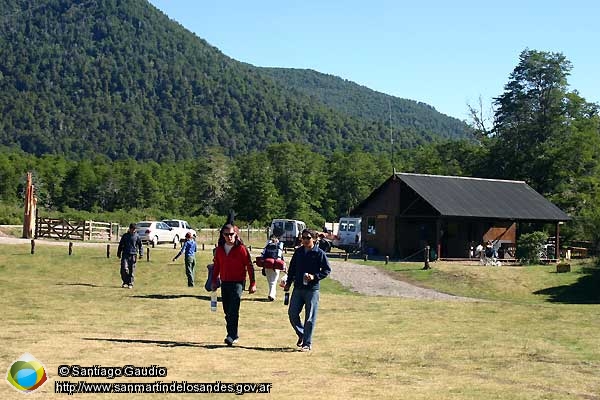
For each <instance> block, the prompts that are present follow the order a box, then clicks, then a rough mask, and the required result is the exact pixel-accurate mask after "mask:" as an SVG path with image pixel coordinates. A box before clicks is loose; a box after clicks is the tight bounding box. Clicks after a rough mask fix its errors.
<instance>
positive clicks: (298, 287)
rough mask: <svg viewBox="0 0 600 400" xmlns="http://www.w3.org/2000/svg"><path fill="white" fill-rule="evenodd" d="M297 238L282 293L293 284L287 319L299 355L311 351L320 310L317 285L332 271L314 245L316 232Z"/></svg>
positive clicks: (322, 253)
mask: <svg viewBox="0 0 600 400" xmlns="http://www.w3.org/2000/svg"><path fill="white" fill-rule="evenodd" d="M300 238H301V239H302V246H301V247H298V248H297V249H296V250H295V251H294V255H293V256H292V259H291V261H290V265H289V269H288V279H287V282H286V284H285V287H284V288H283V290H284V291H285V292H287V291H289V290H290V286H291V285H292V283H293V284H294V291H293V292H292V298H291V300H290V305H289V308H288V316H289V319H290V323H291V324H292V327H293V328H294V332H296V335H297V336H298V341H297V342H296V346H298V347H299V348H300V350H301V351H310V350H311V349H312V335H313V331H314V328H315V323H316V322H317V310H318V308H319V282H320V281H321V280H323V279H325V278H326V277H327V276H329V273H330V272H331V267H330V266H329V260H328V259H327V254H325V252H324V251H323V250H321V249H320V248H319V246H316V245H315V240H316V239H317V233H316V232H315V231H313V230H309V229H304V230H303V231H302V234H301V236H300ZM302 308H304V309H305V310H304V323H302V321H301V320H300V313H301V312H302Z"/></svg>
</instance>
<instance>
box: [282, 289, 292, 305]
mask: <svg viewBox="0 0 600 400" xmlns="http://www.w3.org/2000/svg"><path fill="white" fill-rule="evenodd" d="M283 304H284V305H286V306H287V305H288V304H290V292H285V295H284V296H283Z"/></svg>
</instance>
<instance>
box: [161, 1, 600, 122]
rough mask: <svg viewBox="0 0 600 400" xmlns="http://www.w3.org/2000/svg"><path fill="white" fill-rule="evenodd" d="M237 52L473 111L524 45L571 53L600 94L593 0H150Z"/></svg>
mask: <svg viewBox="0 0 600 400" xmlns="http://www.w3.org/2000/svg"><path fill="white" fill-rule="evenodd" d="M150 3H151V4H153V5H154V6H155V7H157V8H158V9H160V10H161V11H163V12H164V13H165V14H167V15H168V16H169V17H170V18H171V19H173V20H175V21H177V22H179V23H180V24H181V25H183V26H184V27H185V28H187V29H189V30H190V31H192V32H194V33H195V34H196V35H197V36H199V37H201V38H202V39H205V40H206V41H207V42H209V43H210V44H211V45H213V46H215V47H217V48H218V49H219V50H220V51H222V52H223V53H224V54H226V55H227V56H229V57H231V58H233V59H236V60H238V61H243V62H247V63H250V64H253V65H256V66H261V67H285V68H309V69H313V70H316V71H319V72H322V73H326V74H331V75H336V76H339V77H341V78H344V79H348V80H350V81H353V82H356V83H358V84H360V85H364V86H367V87H369V88H371V89H373V90H377V91H379V92H383V93H387V94H390V95H392V96H396V97H402V98H407V99H412V100H417V101H421V102H424V103H427V104H429V105H432V106H433V107H435V108H436V109H437V110H438V111H440V112H442V113H444V114H447V115H450V116H453V117H456V118H459V119H461V120H465V119H468V113H467V103H469V104H471V105H473V106H476V105H477V104H478V102H479V100H478V99H479V97H481V98H482V100H483V104H484V106H485V107H486V108H489V106H490V105H491V102H492V98H493V97H496V96H498V95H500V94H501V93H502V91H503V88H504V85H505V84H506V83H507V82H508V79H509V75H510V73H511V72H512V71H513V69H514V68H515V67H516V65H517V64H518V62H519V54H520V53H521V52H522V51H523V50H524V49H525V48H529V49H532V50H539V51H549V52H560V53H563V54H564V55H565V57H566V58H567V59H568V60H569V61H571V63H572V64H573V69H572V71H571V75H570V77H569V78H568V81H569V87H570V89H571V90H577V91H579V93H580V95H581V96H583V97H584V98H585V99H586V100H587V101H590V102H595V103H598V102H600V75H599V71H600V51H599V47H600V28H599V26H600V2H598V1H596V0H585V1H584V0H571V1H564V0H563V1H556V0H546V1H541V0H531V1H528V0H521V1H514V0H504V1H498V2H493V3H494V4H488V3H492V2H488V1H481V0H479V1H472V0H454V1H437V0H422V1H415V0H412V1H410V2H407V1H404V0H370V1H364V0H362V1H358V0H344V1H341V0H329V1H328V0H302V1H294V0H289V1H282V0H276V1H275V0H264V1H262V0H256V1H248V0H244V1H240V0H224V1H216V0H211V1H202V0H150Z"/></svg>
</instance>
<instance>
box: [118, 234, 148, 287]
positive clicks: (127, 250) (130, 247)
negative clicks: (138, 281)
mask: <svg viewBox="0 0 600 400" xmlns="http://www.w3.org/2000/svg"><path fill="white" fill-rule="evenodd" d="M135 228H136V226H135V224H129V231H127V232H126V233H125V234H124V235H123V236H121V241H120V242H119V248H118V249H117V257H118V258H120V259H121V280H122V281H123V285H121V287H123V288H129V289H133V280H134V277H133V275H134V273H135V264H136V262H137V256H138V254H139V255H140V257H141V256H142V255H144V250H143V248H142V240H141V239H140V237H139V236H138V234H137V232H136V231H135Z"/></svg>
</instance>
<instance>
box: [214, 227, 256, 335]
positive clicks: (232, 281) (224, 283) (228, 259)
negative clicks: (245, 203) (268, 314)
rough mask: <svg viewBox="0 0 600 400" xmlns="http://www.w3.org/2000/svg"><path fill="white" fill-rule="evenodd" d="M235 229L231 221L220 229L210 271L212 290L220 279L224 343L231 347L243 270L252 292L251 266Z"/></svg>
mask: <svg viewBox="0 0 600 400" xmlns="http://www.w3.org/2000/svg"><path fill="white" fill-rule="evenodd" d="M236 232H237V230H236V229H235V226H234V225H232V224H226V225H224V226H223V228H221V239H220V240H219V246H218V247H217V251H216V252H215V260H214V270H213V276H212V289H213V290H216V289H217V281H218V279H219V278H221V298H222V299H223V312H224V313H225V322H226V325H227V337H226V338H225V343H226V344H227V345H228V346H233V344H234V343H236V342H237V341H238V338H239V336H238V321H239V317H240V303H241V301H242V291H243V290H244V284H245V281H246V273H248V278H250V289H249V292H250V293H251V294H252V293H254V292H256V281H255V279H254V267H253V266H252V261H251V260H250V254H249V253H248V249H246V246H244V245H243V244H242V241H241V240H240V239H239V238H238V236H237V233H236Z"/></svg>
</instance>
